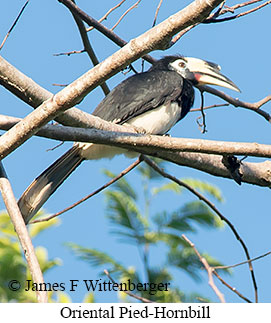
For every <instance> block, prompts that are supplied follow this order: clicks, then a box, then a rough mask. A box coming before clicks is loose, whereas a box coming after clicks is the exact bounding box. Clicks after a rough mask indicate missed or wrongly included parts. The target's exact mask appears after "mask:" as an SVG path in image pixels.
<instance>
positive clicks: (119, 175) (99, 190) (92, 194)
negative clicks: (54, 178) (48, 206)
mask: <svg viewBox="0 0 271 323" xmlns="http://www.w3.org/2000/svg"><path fill="white" fill-rule="evenodd" d="M140 162H141V160H139V159H137V160H136V161H135V162H133V163H132V164H131V165H130V166H129V167H127V168H126V169H124V170H123V171H122V172H121V173H119V174H118V175H117V176H116V177H114V178H112V179H111V180H110V181H109V182H107V183H106V184H104V185H103V186H101V187H99V188H98V189H97V190H95V191H94V192H92V193H90V194H88V195H87V196H85V197H83V198H82V199H81V200H79V201H77V202H76V203H73V204H72V205H71V206H69V207H66V208H65V209H64V210H62V211H60V212H57V213H55V214H53V215H50V216H48V217H46V218H42V219H37V220H34V221H31V222H30V223H29V224H33V223H39V222H45V221H49V220H51V219H53V218H55V217H57V216H59V215H61V214H63V213H65V212H67V211H69V210H71V209H73V208H74V207H76V206H78V205H79V204H81V203H83V202H85V201H86V200H88V199H89V198H91V197H92V196H94V195H96V194H98V193H100V192H101V191H103V190H104V189H106V188H107V187H109V186H110V185H112V184H113V183H115V182H116V181H118V180H119V179H120V178H122V177H123V176H125V175H126V174H128V173H129V172H130V171H131V170H133V169H134V168H135V167H136V166H137V165H138V164H140Z"/></svg>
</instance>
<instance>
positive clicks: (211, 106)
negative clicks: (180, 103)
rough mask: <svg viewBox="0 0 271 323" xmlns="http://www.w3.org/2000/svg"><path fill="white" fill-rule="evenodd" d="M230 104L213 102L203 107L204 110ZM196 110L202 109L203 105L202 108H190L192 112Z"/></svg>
mask: <svg viewBox="0 0 271 323" xmlns="http://www.w3.org/2000/svg"><path fill="white" fill-rule="evenodd" d="M229 105H230V104H229V103H222V104H213V105H209V106H207V107H203V110H208V109H213V108H220V107H228V106H229ZM196 111H201V107H200V108H193V109H191V110H190V112H196Z"/></svg>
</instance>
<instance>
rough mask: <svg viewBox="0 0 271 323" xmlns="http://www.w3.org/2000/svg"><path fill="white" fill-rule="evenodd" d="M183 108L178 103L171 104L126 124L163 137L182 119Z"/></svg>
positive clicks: (143, 114)
mask: <svg viewBox="0 0 271 323" xmlns="http://www.w3.org/2000/svg"><path fill="white" fill-rule="evenodd" d="M180 116H181V108H180V106H179V105H178V103H176V102H170V103H168V104H164V105H161V106H159V107H158V108H156V109H152V110H149V111H147V112H145V113H142V114H140V115H139V116H137V117H135V118H132V119H130V120H128V121H127V122H126V123H128V124H130V125H132V126H134V127H138V128H139V129H142V128H143V129H144V130H145V131H146V133H150V134H153V135H163V134H165V133H167V132H168V131H169V130H170V129H171V127H173V126H174V125H175V123H176V122H178V120H179V119H180Z"/></svg>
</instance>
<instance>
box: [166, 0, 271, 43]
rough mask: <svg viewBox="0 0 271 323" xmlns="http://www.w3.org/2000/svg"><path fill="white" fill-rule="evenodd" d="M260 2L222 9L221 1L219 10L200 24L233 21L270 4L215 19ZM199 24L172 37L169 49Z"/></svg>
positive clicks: (258, 0) (253, 0)
mask: <svg viewBox="0 0 271 323" xmlns="http://www.w3.org/2000/svg"><path fill="white" fill-rule="evenodd" d="M260 1H262V0H251V1H247V2H243V3H240V4H236V5H234V6H232V7H226V6H225V7H224V9H223V8H222V5H223V4H224V3H225V1H223V2H222V3H221V6H220V8H219V9H218V10H217V11H216V12H215V13H211V14H210V15H209V17H207V18H206V19H205V20H204V21H202V23H216V22H223V21H229V20H233V19H236V18H240V17H243V16H245V15H248V14H250V13H252V12H254V11H257V10H259V9H261V8H263V7H265V6H266V5H268V4H270V3H271V0H269V1H267V2H265V3H264V4H261V5H259V6H258V7H256V8H253V9H251V10H248V11H246V12H243V13H240V14H238V15H235V16H231V17H227V18H221V19H217V17H218V16H221V15H224V14H225V13H228V12H231V13H234V10H236V9H239V8H242V7H245V6H248V5H251V4H254V3H257V2H260ZM199 24H200V23H196V24H194V25H191V26H188V27H187V28H185V29H184V30H182V31H180V32H179V33H178V34H177V35H176V36H174V37H173V39H172V40H171V43H170V47H172V46H173V45H175V44H176V43H177V41H179V40H180V39H181V38H182V37H183V36H184V35H185V34H186V33H187V32H189V31H190V30H191V29H193V28H195V27H196V26H198V25H199Z"/></svg>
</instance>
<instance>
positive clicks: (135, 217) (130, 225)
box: [106, 191, 148, 235]
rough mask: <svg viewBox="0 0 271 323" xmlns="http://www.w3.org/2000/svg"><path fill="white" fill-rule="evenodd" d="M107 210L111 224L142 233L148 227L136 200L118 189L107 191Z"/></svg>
mask: <svg viewBox="0 0 271 323" xmlns="http://www.w3.org/2000/svg"><path fill="white" fill-rule="evenodd" d="M106 196H107V201H108V203H107V212H108V218H109V219H110V222H111V224H113V225H117V226H118V227H122V229H124V230H128V232H129V231H132V232H133V234H134V235H140V233H142V232H143V231H144V230H145V228H146V227H148V222H147V219H146V218H144V217H143V216H142V215H141V213H140V211H139V210H138V208H137V205H136V204H135V202H134V200H133V199H131V198H130V197H129V196H127V195H126V194H123V193H121V192H118V191H107V192H106Z"/></svg>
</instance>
